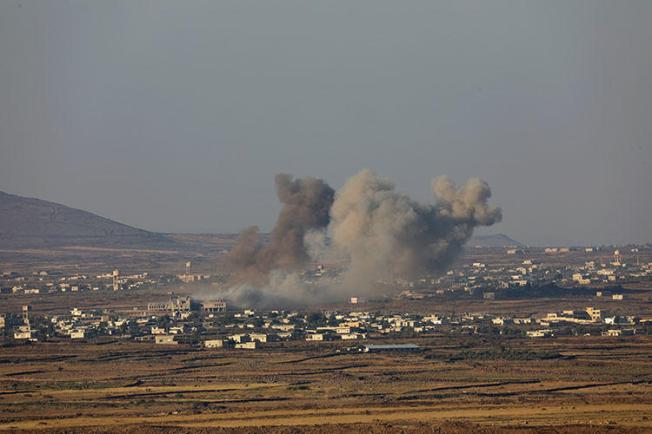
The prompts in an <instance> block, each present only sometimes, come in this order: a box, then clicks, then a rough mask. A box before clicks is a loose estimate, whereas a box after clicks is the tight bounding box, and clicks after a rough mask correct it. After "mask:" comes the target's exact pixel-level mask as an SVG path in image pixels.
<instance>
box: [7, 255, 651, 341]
mask: <svg viewBox="0 0 652 434" xmlns="http://www.w3.org/2000/svg"><path fill="white" fill-rule="evenodd" d="M621 250H622V249H615V250H608V251H606V249H601V250H598V249H594V248H576V249H573V250H572V251H571V249H568V248H559V249H552V248H545V249H538V250H537V249H529V250H528V251H527V252H526V251H525V250H524V249H518V248H507V249H505V250H504V251H502V252H501V251H497V250H496V249H493V250H491V249H489V250H487V249H478V248H475V249H474V248H470V249H469V253H468V254H467V255H466V257H465V260H463V261H460V262H459V263H457V264H455V266H454V267H453V268H452V269H451V270H449V271H448V272H446V273H443V275H441V276H438V277H435V276H433V277H424V278H422V279H419V280H416V281H394V282H379V285H384V286H386V287H392V288H395V289H394V291H393V295H390V296H387V297H386V298H383V299H381V300H379V301H377V303H376V304H374V300H364V298H362V297H358V296H352V297H350V299H349V300H348V301H347V303H341V304H339V305H335V306H325V307H323V308H322V309H316V308H308V309H289V310H282V309H280V308H279V309H276V310H275V309H267V310H260V309H254V308H253V307H246V306H244V307H243V306H231V305H229V304H228V302H227V301H225V300H222V299H220V298H217V297H212V298H207V297H206V296H203V297H202V298H196V297H194V296H193V295H192V294H193V292H195V291H196V290H197V288H204V287H209V288H218V289H219V288H220V285H222V282H223V281H224V279H223V278H222V276H220V274H219V273H217V272H216V273H214V274H202V273H193V269H192V263H191V262H190V261H186V262H185V266H184V268H183V269H182V270H180V272H179V273H178V274H150V273H149V272H141V273H132V274H122V273H121V272H120V271H119V270H117V269H115V270H112V271H110V272H105V273H99V274H94V275H91V274H88V273H85V274H80V273H75V274H65V273H62V272H57V271H48V270H38V271H32V272H23V273H19V272H11V271H3V273H2V280H1V282H2V295H0V296H1V297H4V298H5V299H7V300H9V299H11V300H13V301H14V304H13V306H15V307H16V309H15V310H14V312H1V313H0V333H1V334H2V336H3V339H4V341H5V343H9V344H11V343H14V344H18V343H20V342H39V341H57V340H66V339H68V340H71V341H72V342H93V341H102V340H106V339H120V340H131V341H136V342H143V343H151V344H159V345H178V344H186V345H190V346H194V347H197V348H207V349H208V348H232V349H258V348H261V347H265V346H270V347H274V346H275V345H279V344H278V343H283V342H289V341H294V342H306V343H310V344H313V345H317V344H318V343H319V342H335V341H341V342H342V343H343V344H349V347H351V348H362V345H363V344H362V343H360V342H362V341H365V342H366V341H374V340H382V339H392V340H395V341H397V342H400V341H401V340H406V341H409V342H414V340H415V339H417V340H418V338H420V337H427V336H432V335H460V336H463V335H480V336H510V337H518V336H520V337H528V338H554V337H561V336H628V335H635V334H652V313H650V312H649V311H647V310H640V309H639V310H636V309H634V307H633V305H632V304H626V303H624V302H626V301H628V300H629V299H631V301H633V302H636V301H637V300H643V301H645V302H646V303H648V304H649V303H650V296H649V295H648V293H647V292H646V291H639V290H637V289H636V288H638V287H639V286H641V285H642V287H645V286H646V285H649V282H651V281H652V262H647V260H649V258H650V251H649V248H647V249H646V247H645V246H638V247H630V248H629V249H628V251H627V254H623V253H621ZM641 256H642V257H643V258H644V259H645V260H644V261H641ZM479 258H483V259H484V261H480V259H479ZM486 259H489V260H486ZM583 259H586V260H584V261H583V262H582V260H583ZM329 272H330V270H327V269H326V268H325V267H324V265H322V264H318V265H316V266H315V267H314V268H313V269H308V270H306V272H304V274H303V275H304V279H306V281H308V282H312V281H315V280H316V279H319V278H320V277H321V276H323V275H326V274H327V273H329ZM170 288H175V289H181V290H182V292H184V294H176V293H175V292H174V291H167V290H168V289H170ZM152 291H154V292H156V291H158V293H161V292H162V291H167V292H166V293H167V295H166V297H167V299H163V300H161V299H160V298H159V299H157V300H150V301H148V302H147V303H146V304H145V303H144V304H143V305H137V304H134V305H130V306H128V307H123V308H121V309H117V308H113V307H111V306H110V305H109V306H92V305H91V306H88V307H81V306H77V307H75V304H74V303H75V301H74V300H75V297H76V296H77V295H78V296H79V297H83V296H84V295H85V294H86V295H89V294H90V295H92V294H93V293H99V294H101V293H121V294H124V297H125V298H126V300H129V297H131V295H130V294H138V293H145V294H148V293H152ZM214 292H215V293H219V291H218V290H215V291H214ZM64 293H66V294H67V295H68V296H69V297H72V298H67V299H66V303H72V307H67V306H63V305H62V306H61V307H59V309H54V312H48V311H47V310H44V309H41V308H40V306H39V305H38V303H42V302H43V300H49V299H50V298H52V297H55V298H56V296H57V294H64ZM205 293H206V292H204V294H205ZM389 294H392V292H389ZM36 297H39V298H38V299H36ZM48 297H49V298H48ZM641 297H643V298H641ZM30 298H31V299H32V300H30ZM141 298H142V297H141ZM24 299H25V300H24ZM532 299H550V300H554V301H555V302H554V304H552V305H551V306H552V307H555V309H550V310H543V309H540V310H538V311H536V310H534V309H530V311H529V312H504V311H503V312H500V311H498V312H496V311H495V309H494V311H491V310H486V309H483V304H482V303H483V302H484V303H492V302H494V303H499V302H500V301H501V300H505V301H507V300H532ZM568 299H570V300H571V302H570V303H571V306H569V305H565V304H564V300H568ZM392 300H393V301H394V302H400V301H401V300H404V301H408V302H409V301H416V302H417V303H423V302H427V304H426V306H429V307H430V308H431V310H430V311H426V312H423V311H421V312H414V311H410V310H409V309H408V310H403V311H401V310H399V309H398V308H395V309H393V308H392V307H391V306H392V304H391V302H392ZM465 300H466V301H468V302H469V306H472V307H473V309H465V310H463V311H458V312H447V311H446V310H437V307H438V305H439V304H441V305H444V306H445V305H446V303H447V301H457V302H461V303H464V302H465ZM388 302H390V304H389V308H388V307H386V306H384V305H383V303H385V304H387V303H388ZM471 302H473V303H471ZM582 302H584V305H582V306H580V307H577V305H578V303H582ZM378 303H380V304H378ZM86 304H87V305H88V302H87V303H86ZM5 305H6V304H5ZM598 305H601V306H604V307H596V306H598ZM623 305H624V306H625V307H623ZM18 306H20V310H18ZM374 306H376V307H375V308H374ZM378 306H381V307H382V308H379V307H378ZM634 306H635V305H634ZM34 307H36V308H37V309H34V310H33V308H34ZM374 309H375V310H374ZM628 309H631V310H628Z"/></svg>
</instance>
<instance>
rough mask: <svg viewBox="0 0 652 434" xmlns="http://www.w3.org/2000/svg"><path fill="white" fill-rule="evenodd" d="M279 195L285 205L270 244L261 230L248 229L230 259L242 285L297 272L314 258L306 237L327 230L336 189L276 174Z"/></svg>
mask: <svg viewBox="0 0 652 434" xmlns="http://www.w3.org/2000/svg"><path fill="white" fill-rule="evenodd" d="M275 182H276V193H277V195H278V198H279V200H280V201H281V203H282V204H283V208H282V209H281V213H280V214H279V216H278V220H277V221H276V224H275V225H274V229H273V230H272V233H271V240H270V242H269V244H267V245H264V246H263V244H262V243H261V241H260V237H259V235H258V228H257V227H255V226H253V227H250V228H247V229H245V230H244V231H243V232H242V233H241V234H240V238H239V240H238V243H237V244H236V246H235V247H234V248H233V249H232V250H231V252H229V256H228V260H229V262H230V264H231V266H232V267H233V269H234V271H235V278H236V279H237V280H239V281H240V282H248V283H255V284H263V283H264V282H266V280H267V277H268V275H269V273H270V272H271V271H272V270H289V271H292V270H296V269H298V268H300V267H301V266H302V265H304V264H305V262H306V261H307V260H308V259H309V258H310V257H309V255H308V252H307V251H306V246H305V244H304V236H305V234H306V233H307V232H308V231H310V230H318V229H321V228H325V227H326V226H327V225H328V223H329V221H330V218H329V211H330V208H331V205H332V204H333V198H334V195H335V192H334V190H333V189H332V188H331V187H329V186H328V184H326V183H325V182H324V181H322V180H321V179H315V178H299V179H292V177H291V176H290V175H286V174H280V175H276V178H275Z"/></svg>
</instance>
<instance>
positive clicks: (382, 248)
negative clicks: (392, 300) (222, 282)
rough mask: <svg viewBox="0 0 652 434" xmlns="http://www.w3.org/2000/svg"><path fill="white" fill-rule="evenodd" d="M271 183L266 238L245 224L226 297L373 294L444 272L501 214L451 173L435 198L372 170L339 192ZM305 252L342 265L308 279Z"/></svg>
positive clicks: (474, 185)
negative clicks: (274, 208)
mask: <svg viewBox="0 0 652 434" xmlns="http://www.w3.org/2000/svg"><path fill="white" fill-rule="evenodd" d="M276 190H277V194H278V197H279V200H280V201H281V202H282V203H283V208H282V210H281V213H280V215H279V217H278V220H277V222H276V225H275V226H274V229H273V230H272V233H271V240H270V242H269V244H267V245H263V244H262V243H261V240H260V237H259V234H258V229H257V228H256V227H251V228H248V229H246V230H245V231H243V232H242V234H241V236H240V239H239V241H238V243H237V245H236V246H235V247H234V248H233V249H232V250H231V252H230V253H229V256H228V259H229V261H230V263H231V265H232V267H233V269H234V278H233V279H232V282H231V285H230V286H229V287H228V288H227V289H226V290H225V293H224V296H225V297H226V298H228V299H230V300H233V301H234V302H236V303H237V304H241V305H242V304H244V305H249V306H254V305H255V306H259V307H271V306H274V305H276V306H278V305H285V306H287V305H293V306H297V305H302V304H304V305H305V304H309V303H319V302H328V301H335V300H342V299H345V298H346V297H347V296H350V295H374V294H375V291H376V290H377V288H378V283H379V282H380V281H394V280H396V279H412V278H415V277H418V276H421V275H424V274H436V273H438V272H441V271H443V270H445V269H446V268H447V267H448V266H449V265H450V264H451V262H452V261H453V260H454V259H455V258H456V257H457V255H458V254H459V253H460V251H461V249H462V247H463V245H464V243H465V242H466V241H467V240H468V239H469V238H470V237H471V235H472V234H473V230H474V229H475V228H476V227H477V226H489V225H492V224H494V223H496V222H498V221H500V219H501V211H500V209H499V208H496V207H492V206H490V205H489V204H488V200H489V198H490V197H491V190H490V189H489V186H488V185H487V183H486V182H484V181H482V180H480V179H478V178H472V179H470V180H469V181H467V182H466V184H464V185H463V186H461V187H459V188H458V187H456V186H455V184H454V183H453V181H452V180H451V179H449V178H447V177H440V178H436V179H434V180H433V181H432V190H433V195H434V199H435V200H434V203H432V204H421V203H419V202H416V201H414V200H413V199H411V198H410V197H409V196H407V195H405V194H401V193H398V192H396V191H395V189H394V184H393V183H391V182H390V181H388V180H385V179H382V178H379V177H378V176H376V174H375V173H373V172H372V171H370V170H363V171H361V172H360V173H358V174H357V175H355V176H353V177H352V178H350V179H349V180H348V181H347V182H346V183H345V185H344V186H343V187H342V188H341V189H340V190H339V191H338V192H337V194H335V192H334V191H333V189H332V188H330V187H329V186H328V185H327V184H326V183H325V182H324V181H322V180H319V179H314V178H302V179H292V177H290V176H289V175H277V177H276ZM329 241H330V242H329ZM311 259H312V260H317V259H318V260H320V261H322V260H326V261H327V262H328V261H332V262H337V263H338V264H346V265H344V271H343V273H341V274H339V275H335V276H333V275H329V277H321V278H320V279H316V280H313V279H304V278H302V277H301V274H300V273H299V272H300V271H301V269H302V266H304V265H305V264H306V262H308V261H309V260H311ZM385 287H386V286H385Z"/></svg>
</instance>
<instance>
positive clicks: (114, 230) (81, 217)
mask: <svg viewBox="0 0 652 434" xmlns="http://www.w3.org/2000/svg"><path fill="white" fill-rule="evenodd" d="M66 245H74V246H101V247H148V248H153V247H167V246H173V245H175V242H174V241H173V240H171V239H170V238H169V237H167V236H165V235H163V234H158V233H154V232H149V231H145V230H142V229H138V228H134V227H131V226H127V225H125V224H122V223H118V222H116V221H113V220H109V219H107V218H104V217H100V216H98V215H96V214H93V213H90V212H87V211H82V210H79V209H75V208H70V207H67V206H65V205H61V204H58V203H54V202H48V201H45V200H40V199H32V198H27V197H22V196H17V195H14V194H8V193H4V192H1V191H0V248H26V247H34V248H36V247H49V246H66Z"/></svg>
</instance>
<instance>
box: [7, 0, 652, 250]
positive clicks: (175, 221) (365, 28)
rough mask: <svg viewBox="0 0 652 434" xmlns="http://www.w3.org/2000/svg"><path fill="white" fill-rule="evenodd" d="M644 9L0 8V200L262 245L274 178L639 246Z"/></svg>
mask: <svg viewBox="0 0 652 434" xmlns="http://www.w3.org/2000/svg"><path fill="white" fill-rule="evenodd" d="M651 23H652V1H647V0H640V1H627V0H618V1H600V0H586V1H574V0H546V1H527V0H513V1H500V0H494V1H486V0H478V1H464V0H455V1H445V2H444V1H433V0H426V1H400V2H397V1H394V0H392V1H384V0H368V1H367V0H365V1H357V0H347V1H305V0H297V1H286V0H283V1H276V0H264V1H263V0H261V1H247V0H233V1H217V0H206V1H193V0H190V1H188V0H185V1H165V0H156V1H139V0H123V1H120V0H111V1H103V0H78V1H67V0H57V1H51V0H42V1H26V0H20V1H18V0H0V190H3V191H6V192H9V193H15V194H21V195H26V196H31V197H38V198H42V199H46V200H52V201H56V202H61V203H63V204H66V205H69V206H73V207H76V208H82V209H85V210H89V211H92V212H96V213H98V214H100V215H103V216H106V217H109V218H113V219H116V220H118V221H121V222H124V223H127V224H130V225H134V226H138V227H141V228H144V229H149V230H155V231H164V232H181V231H183V232H236V231H239V230H240V229H242V228H243V227H245V226H247V225H250V224H258V225H259V226H261V227H262V228H263V229H270V228H271V226H272V224H273V222H274V220H275V217H276V213H277V212H278V209H279V206H278V204H277V200H276V197H275V194H274V187H273V177H274V175H275V174H276V173H279V172H288V173H292V174H295V175H299V176H306V175H311V176H316V177H321V178H324V179H326V180H327V181H328V182H329V183H331V185H333V186H334V187H339V186H341V185H342V184H343V183H344V181H345V180H346V178H348V177H349V176H351V175H353V174H354V173H356V172H357V171H358V170H360V169H362V168H370V169H373V170H375V171H376V172H377V173H378V174H379V175H381V176H385V177H388V178H391V179H393V180H394V181H395V182H396V183H397V186H398V189H399V190H400V191H403V192H406V193H409V194H410V195H412V196H414V197H415V198H418V199H419V200H423V201H427V200H431V195H430V191H429V185H430V179H431V178H433V177H435V176H438V175H443V174H446V175H449V176H451V177H452V178H453V179H455V180H456V181H458V182H463V181H464V180H465V179H466V178H468V177H471V176H479V177H481V178H483V179H485V180H486V181H487V182H488V183H489V185H490V186H491V187H492V189H493V192H494V197H493V203H494V204H497V205H500V206H501V207H502V208H503V213H504V219H503V222H502V223H501V224H499V225H497V226H495V227H492V228H490V229H489V230H487V231H485V232H489V233H497V232H503V233H506V234H507V235H509V236H511V237H513V238H515V239H517V240H519V241H522V242H525V243H531V244H546V245H552V244H564V245H565V244H602V243H623V242H650V241H652V219H651V218H650V215H652V193H651V192H650V190H651V188H652V158H651V157H652V25H651Z"/></svg>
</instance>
